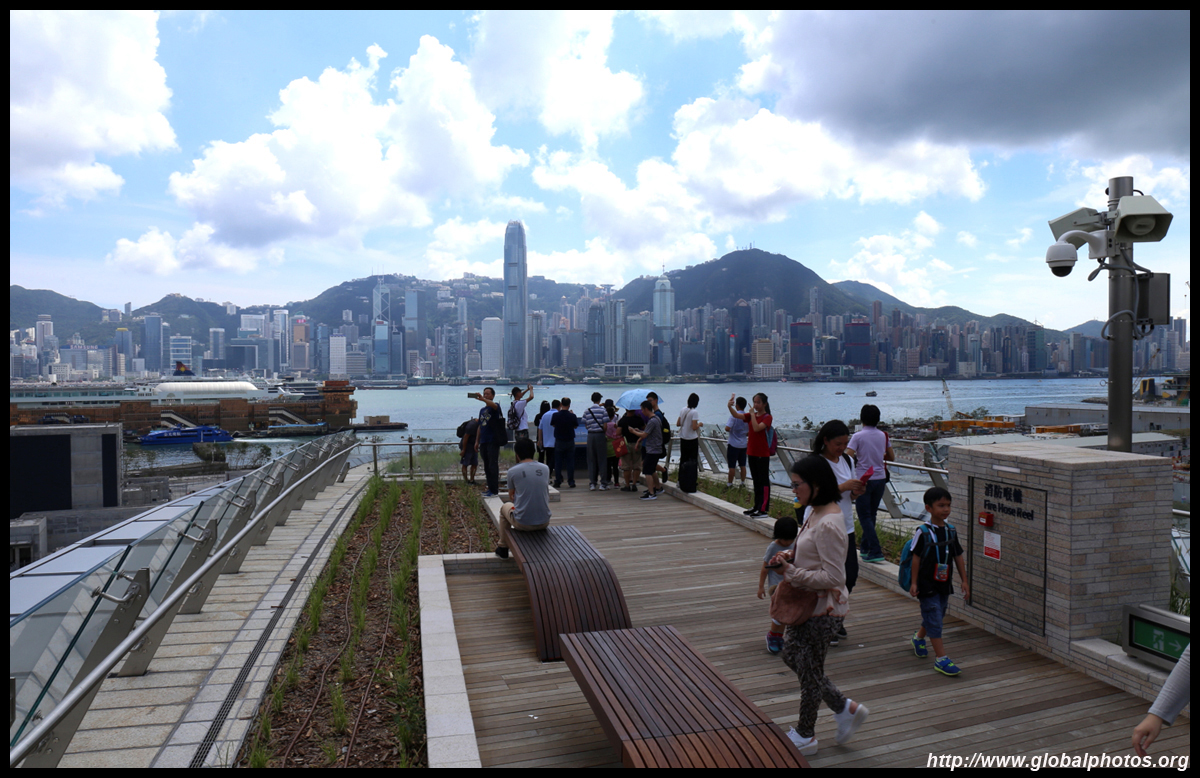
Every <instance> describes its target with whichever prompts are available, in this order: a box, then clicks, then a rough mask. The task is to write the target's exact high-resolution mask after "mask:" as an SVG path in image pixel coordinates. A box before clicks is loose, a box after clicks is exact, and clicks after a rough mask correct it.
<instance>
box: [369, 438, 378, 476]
mask: <svg viewBox="0 0 1200 778" xmlns="http://www.w3.org/2000/svg"><path fill="white" fill-rule="evenodd" d="M371 460H372V461H373V462H374V463H375V475H376V476H378V475H379V446H378V445H377V444H375V443H372V444H371Z"/></svg>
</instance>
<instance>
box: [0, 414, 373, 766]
mask: <svg viewBox="0 0 1200 778" xmlns="http://www.w3.org/2000/svg"><path fill="white" fill-rule="evenodd" d="M355 444H356V441H355V438H354V435H353V433H349V432H347V433H339V434H337V435H330V436H326V437H323V438H319V439H317V440H314V441H312V442H310V443H308V444H305V445H304V446H301V447H299V448H297V449H295V450H293V451H291V452H289V453H287V454H285V455H283V456H281V457H279V458H277V459H276V460H274V461H272V462H270V463H268V464H266V465H264V466H263V467H261V468H259V469H258V470H256V471H255V472H254V473H251V474H249V475H247V476H245V477H244V478H241V479H238V480H235V481H229V482H226V483H223V484H219V485H217V486H213V487H210V488H208V489H204V490H202V491H199V492H196V493H194V494H190V495H187V496H186V497H183V498H180V499H178V500H175V501H172V502H170V503H167V504H164V505H160V506H156V507H154V508H152V509H151V510H148V511H146V512H145V513H142V514H139V515H138V516H135V517H133V518H131V519H128V520H126V521H123V522H121V523H119V524H117V525H114V526H113V527H109V528H108V529H105V530H103V531H101V532H99V533H97V534H95V535H93V536H91V537H89V538H87V539H85V540H82V541H80V542H78V543H75V544H73V545H71V546H68V547H67V548H65V549H62V550H61V551H57V552H55V553H54V554H52V555H50V556H48V557H46V558H45V559H41V560H37V561H36V562H34V563H32V564H30V565H28V566H26V567H23V568H20V569H18V570H16V571H14V572H12V573H10V574H9V677H10V678H11V679H12V680H11V681H10V687H13V688H12V689H11V691H10V693H11V694H12V695H13V702H14V708H15V715H14V716H13V717H12V721H11V723H10V726H9V745H10V748H13V747H14V746H16V744H17V743H18V742H19V741H21V740H22V739H23V738H26V737H27V736H28V735H29V733H30V732H31V731H32V730H33V729H34V728H35V727H37V726H38V725H39V720H41V719H43V718H46V717H48V716H52V715H56V716H57V715H59V713H60V712H59V711H57V707H58V706H59V704H60V703H61V702H62V701H63V700H64V699H65V698H66V697H67V695H68V694H71V693H72V691H73V689H74V687H75V686H76V685H77V684H78V682H79V681H80V680H82V679H81V672H85V673H90V672H91V669H92V668H93V667H96V666H97V664H98V662H99V661H100V657H97V656H93V652H94V651H96V652H97V653H99V652H100V651H101V650H102V651H103V652H105V653H107V652H109V651H110V650H111V649H112V647H113V646H115V645H116V644H117V643H119V642H120V639H123V638H125V637H126V636H127V635H128V634H129V631H130V630H131V629H133V628H134V626H135V625H134V623H133V621H134V620H133V619H128V621H129V622H130V623H129V624H127V625H124V627H123V630H119V631H120V634H119V635H117V640H116V642H114V643H113V644H112V646H100V647H99V650H98V649H97V642H98V640H100V638H101V635H102V634H105V635H106V637H105V641H109V638H108V637H107V635H109V634H111V633H105V629H106V627H107V626H108V625H109V623H110V621H111V619H112V616H113V614H114V611H115V609H116V608H117V607H118V603H117V602H116V600H119V599H120V598H122V597H124V596H125V595H126V594H127V593H128V592H129V591H130V589H131V586H130V583H129V582H130V581H132V580H133V578H134V577H135V574H136V573H137V572H138V571H140V570H146V571H147V572H148V583H149V587H148V594H147V595H146V601H145V604H144V605H143V606H142V608H141V610H140V617H139V619H138V621H139V624H145V623H146V622H147V621H151V620H154V621H157V620H158V619H159V617H161V616H162V611H163V609H162V608H161V606H162V604H163V602H164V601H165V600H166V599H167V598H168V597H170V596H171V595H172V594H173V593H175V592H176V591H177V589H178V587H179V586H181V585H182V584H183V583H184V581H183V580H182V579H181V575H182V576H183V577H184V578H186V577H187V576H189V575H192V573H193V572H195V570H196V569H197V568H198V567H200V565H201V563H202V562H207V561H208V560H210V559H211V557H212V556H215V555H216V553H217V551H218V550H221V549H223V548H224V546H226V545H230V541H231V540H232V539H234V538H235V537H236V536H237V535H238V533H240V532H241V530H242V529H243V528H245V525H246V523H247V521H249V520H250V518H251V516H252V515H254V514H255V512H256V511H259V510H261V509H263V508H264V507H265V506H267V505H268V504H269V503H270V502H271V501H272V500H274V499H275V498H276V497H278V496H279V495H281V494H283V492H284V490H285V489H286V488H287V487H288V485H291V484H295V483H296V482H297V481H298V480H299V479H301V478H303V477H305V476H306V475H308V474H310V473H312V472H313V470H314V469H316V468H317V467H318V466H320V465H322V464H323V463H325V462H327V461H328V460H329V459H330V458H331V457H335V456H337V455H339V454H348V453H349V452H348V449H349V448H351V447H353V446H354V445H355ZM334 476H336V473H333V474H332V475H330V476H329V479H330V480H331V479H332V477H334ZM256 520H259V519H256ZM266 529H267V530H268V531H269V529H270V527H267V528H266ZM200 542H204V543H205V544H206V545H208V547H209V548H211V549H212V550H213V551H212V553H211V554H208V553H197V554H193V553H192V552H193V551H194V550H197V549H196V544H197V543H200ZM199 551H203V549H200V550H199ZM198 557H204V558H203V559H200V558H198ZM189 560H190V561H189ZM214 567H216V565H214ZM220 572H221V570H220V569H217V570H215V572H214V573H213V575H214V576H215V575H216V574H219V573H220ZM178 599H179V598H178V597H176V598H175V601H178ZM104 659H105V660H106V661H107V660H111V662H110V663H109V664H110V666H111V665H115V663H116V662H118V661H119V660H120V659H121V657H120V656H117V657H115V658H113V657H112V656H111V655H109V656H107V657H104ZM71 734H73V733H71ZM24 746H25V744H24V743H22V748H24ZM10 756H11V752H10Z"/></svg>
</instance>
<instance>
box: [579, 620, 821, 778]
mask: <svg viewBox="0 0 1200 778" xmlns="http://www.w3.org/2000/svg"><path fill="white" fill-rule="evenodd" d="M561 641H562V650H563V656H564V657H565V659H566V660H567V664H568V666H569V667H570V668H571V672H572V674H573V675H574V676H575V679H576V681H577V682H578V683H579V686H580V689H582V690H583V692H584V696H585V697H586V698H587V700H588V703H589V704H590V705H591V706H592V710H593V711H594V712H595V713H596V716H597V718H599V719H600V722H601V725H602V726H603V727H604V730H605V733H606V734H607V735H608V737H609V741H610V742H611V743H612V744H613V746H614V747H615V748H616V749H617V751H618V752H619V753H620V754H621V761H622V763H623V764H624V765H625V766H627V767H641V766H644V767H735V766H737V767H778V766H784V767H797V766H799V767H807V766H808V763H807V761H806V760H805V759H804V757H803V756H801V755H800V752H799V751H797V750H796V747H795V746H794V745H793V744H792V743H791V742H790V741H789V740H788V739H787V737H786V735H784V734H783V731H782V730H781V729H780V728H779V727H778V726H776V725H775V724H774V722H772V721H771V719H769V718H768V717H767V716H766V715H765V714H764V713H763V712H762V711H761V710H760V709H759V708H758V707H757V706H756V705H754V704H753V703H752V702H751V701H750V700H749V699H748V698H747V697H746V696H745V695H744V694H742V692H741V691H740V690H739V689H738V688H737V687H736V686H734V685H733V684H732V683H730V682H729V680H728V679H727V678H725V677H724V676H723V675H721V674H720V672H718V671H717V669H716V668H715V667H713V665H712V664H711V663H710V662H709V661H708V660H707V659H705V658H704V656H703V655H701V654H700V653H699V652H697V651H696V650H695V649H694V648H693V647H692V646H691V644H689V643H688V642H687V640H685V639H684V638H683V636H682V635H680V634H679V632H678V631H677V630H676V629H675V628H674V627H671V626H660V627H641V628H638V629H624V630H612V631H607V632H585V633H577V634H564V635H562V636H561Z"/></svg>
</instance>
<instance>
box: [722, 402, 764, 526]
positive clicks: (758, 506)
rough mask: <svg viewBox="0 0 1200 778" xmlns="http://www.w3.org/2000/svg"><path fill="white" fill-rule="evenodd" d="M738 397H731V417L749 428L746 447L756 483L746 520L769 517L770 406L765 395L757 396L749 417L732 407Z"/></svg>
mask: <svg viewBox="0 0 1200 778" xmlns="http://www.w3.org/2000/svg"><path fill="white" fill-rule="evenodd" d="M736 399H737V395H736V394H732V395H730V396H729V403H728V408H729V415H730V416H733V417H734V418H735V419H742V420H744V421H745V422H746V424H747V425H749V427H750V430H749V432H750V434H749V441H748V445H747V446H746V459H747V462H748V463H749V465H750V477H751V478H752V479H753V481H754V507H752V508H751V509H750V510H748V511H742V513H744V514H745V515H747V516H750V517H752V518H753V517H756V516H766V515H767V513H768V509H769V508H770V507H771V449H770V447H769V446H768V445H767V427H769V426H771V406H770V404H768V403H767V396H766V395H765V394H763V393H762V392H759V393H758V394H756V395H754V405H753V407H752V409H751V410H749V411H747V412H746V413H739V412H738V411H736V410H735V409H734V407H733V402H734V400H736Z"/></svg>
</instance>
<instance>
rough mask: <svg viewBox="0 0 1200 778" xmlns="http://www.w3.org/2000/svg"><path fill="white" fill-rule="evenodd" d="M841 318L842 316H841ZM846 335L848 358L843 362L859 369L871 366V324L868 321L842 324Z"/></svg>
mask: <svg viewBox="0 0 1200 778" xmlns="http://www.w3.org/2000/svg"><path fill="white" fill-rule="evenodd" d="M839 318H840V317H839ZM842 331H843V333H844V335H845V344H846V359H845V361H844V362H843V364H847V365H850V366H851V367H853V368H855V369H857V370H868V369H870V368H871V324H870V322H866V321H861V320H858V321H852V322H850V323H849V324H843V325H842Z"/></svg>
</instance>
